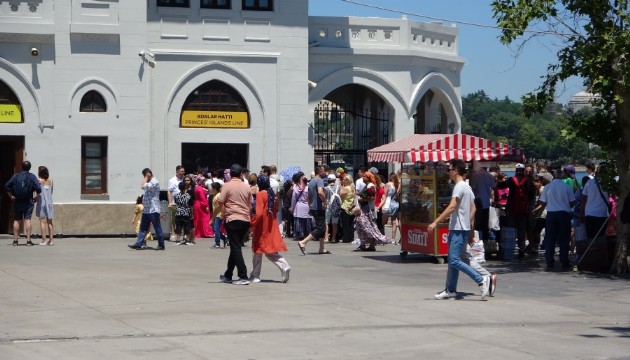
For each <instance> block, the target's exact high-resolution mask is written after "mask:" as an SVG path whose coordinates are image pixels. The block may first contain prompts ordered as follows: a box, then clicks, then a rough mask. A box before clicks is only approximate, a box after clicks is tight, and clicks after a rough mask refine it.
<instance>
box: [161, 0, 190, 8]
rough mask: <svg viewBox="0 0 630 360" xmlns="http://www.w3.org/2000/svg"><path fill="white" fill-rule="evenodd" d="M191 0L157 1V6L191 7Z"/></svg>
mask: <svg viewBox="0 0 630 360" xmlns="http://www.w3.org/2000/svg"><path fill="white" fill-rule="evenodd" d="M189 5H190V4H189V0H157V6H163V7H184V8H187V7H189Z"/></svg>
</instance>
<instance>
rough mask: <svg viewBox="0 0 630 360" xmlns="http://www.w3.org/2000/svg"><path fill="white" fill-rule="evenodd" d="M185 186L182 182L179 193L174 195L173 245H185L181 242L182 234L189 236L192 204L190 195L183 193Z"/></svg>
mask: <svg viewBox="0 0 630 360" xmlns="http://www.w3.org/2000/svg"><path fill="white" fill-rule="evenodd" d="M185 189H186V185H185V184H184V182H183V181H182V182H180V183H179V193H178V194H175V195H174V196H173V197H174V199H173V200H174V202H175V206H176V208H175V235H176V242H175V245H187V243H186V240H182V232H183V233H184V234H190V231H191V230H192V218H191V215H192V204H193V201H194V200H193V198H192V197H191V196H190V193H189V192H187V191H185Z"/></svg>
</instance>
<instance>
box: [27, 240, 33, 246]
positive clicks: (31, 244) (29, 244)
mask: <svg viewBox="0 0 630 360" xmlns="http://www.w3.org/2000/svg"><path fill="white" fill-rule="evenodd" d="M33 245H34V244H33V242H32V241H31V240H29V241H27V242H26V246H33Z"/></svg>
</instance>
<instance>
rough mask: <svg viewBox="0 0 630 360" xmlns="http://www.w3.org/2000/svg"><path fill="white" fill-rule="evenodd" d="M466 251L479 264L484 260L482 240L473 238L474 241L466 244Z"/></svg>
mask: <svg viewBox="0 0 630 360" xmlns="http://www.w3.org/2000/svg"><path fill="white" fill-rule="evenodd" d="M466 251H468V253H469V254H470V257H471V258H472V259H475V261H477V262H478V263H479V264H483V263H485V262H486V255H485V251H486V249H485V248H484V246H483V240H477V239H475V242H474V243H473V244H472V245H470V244H468V245H467V246H466Z"/></svg>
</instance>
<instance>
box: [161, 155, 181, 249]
mask: <svg viewBox="0 0 630 360" xmlns="http://www.w3.org/2000/svg"><path fill="white" fill-rule="evenodd" d="M185 173H186V170H185V169H184V167H183V166H181V165H177V166H176V167H175V176H173V177H172V178H170V179H169V181H168V188H167V190H168V193H167V194H166V195H167V197H168V208H169V209H170V211H171V229H170V231H171V237H170V241H175V210H176V209H177V207H176V206H175V201H174V199H175V195H176V194H179V183H180V182H181V181H182V179H183V178H184V174H185Z"/></svg>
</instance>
